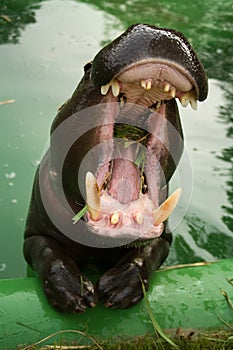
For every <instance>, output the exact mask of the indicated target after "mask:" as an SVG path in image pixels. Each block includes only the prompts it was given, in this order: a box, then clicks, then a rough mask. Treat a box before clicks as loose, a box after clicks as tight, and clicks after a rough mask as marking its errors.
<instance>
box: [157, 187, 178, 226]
mask: <svg viewBox="0 0 233 350" xmlns="http://www.w3.org/2000/svg"><path fill="white" fill-rule="evenodd" d="M181 192H182V190H181V188H178V189H177V190H176V191H175V192H173V193H172V194H171V195H170V196H169V197H168V198H167V199H166V200H165V201H164V202H163V203H162V204H161V205H160V206H159V207H158V208H157V209H154V210H153V211H152V215H153V218H154V225H156V226H157V225H159V224H161V223H162V222H164V221H165V220H167V218H168V217H169V216H170V215H171V213H172V212H173V210H174V209H175V207H176V205H177V203H178V200H179V198H180V195H181Z"/></svg>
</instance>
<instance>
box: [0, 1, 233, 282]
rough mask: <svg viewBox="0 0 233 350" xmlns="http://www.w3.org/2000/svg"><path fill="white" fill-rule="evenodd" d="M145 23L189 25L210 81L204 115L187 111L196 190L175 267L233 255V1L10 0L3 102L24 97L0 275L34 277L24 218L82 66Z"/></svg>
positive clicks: (4, 177) (4, 213) (7, 180)
mask: <svg viewBox="0 0 233 350" xmlns="http://www.w3.org/2000/svg"><path fill="white" fill-rule="evenodd" d="M178 3H179V5H178ZM6 16H7V17H6ZM137 22H145V23H149V24H154V25H157V26H164V27H170V28H176V29H178V30H181V31H182V32H183V33H184V34H185V35H186V37H188V39H189V40H190V41H191V42H192V45H193V46H194V48H195V49H196V51H197V52H198V54H199V56H200V58H201V59H202V61H203V63H204V66H205V68H206V70H207V73H208V76H209V79H210V93H209V98H208V99H207V100H206V101H205V102H204V103H202V104H199V105H198V111H197V112H193V111H192V110H191V109H190V108H187V109H180V114H181V116H182V122H183V128H184V133H185V140H186V149H187V150H188V154H189V157H190V162H191V165H192V171H193V183H192V186H193V191H192V198H191V201H190V204H189V208H188V210H187V212H186V215H185V218H184V219H183V221H182V222H181V224H180V225H179V226H178V227H177V228H176V230H175V232H174V242H173V245H172V248H171V253H170V256H169V258H168V260H167V264H174V263H185V262H195V261H200V260H213V259H216V258H220V259H221V258H228V257H233V232H232V231H233V209H232V202H233V193H232V189H233V178H232V160H233V142H232V136H233V123H232V121H233V95H232V82H233V76H232V67H233V64H232V63H233V62H232V41H233V39H232V38H233V27H232V23H233V5H232V1H229V0H228V1H227V0H226V1H222V0H212V1H209V0H205V1H193V0H192V1H191V0H187V1H183V2H177V1H173V0H172V1H171V0H167V1H153V0H150V1H149V0H144V1H143V0H141V1H137V0H129V1H116V0H115V1H112V2H109V1H102V0H93V1H74V0H73V1H71V0H70V1H62V0H51V1H29V0H24V1H23V0H19V1H16V0H15V1H13V0H12V1H10V0H8V1H4V0H1V2H0V44H1V46H0V59H1V61H0V77H1V84H0V101H4V100H9V99H14V100H15V102H14V103H11V104H5V105H0V218H1V219H0V235H1V236H0V278H8V277H19V276H25V275H26V264H25V262H24V260H23V256H22V243H23V230H24V224H25V217H26V213H27V208H28V201H29V198H30V194H31V186H32V181H33V177H34V173H35V170H36V166H37V165H38V162H39V160H40V157H41V155H42V153H43V150H44V147H45V145H46V143H47V141H48V135H49V126H50V124H51V121H52V119H53V117H54V116H55V114H56V109H57V108H58V107H59V106H60V105H61V104H62V103H63V102H64V101H65V100H66V99H67V98H68V97H69V96H70V94H71V93H72V91H73V90H74V88H75V87H76V85H77V83H78V81H79V80H80V78H81V76H82V72H83V71H82V67H83V65H84V64H85V63H86V62H88V61H89V60H91V59H92V58H93V56H94V55H95V54H96V52H97V51H98V50H99V49H100V48H101V47H102V46H103V44H105V43H107V42H108V41H111V40H112V39H113V38H115V37H116V36H117V35H119V34H120V33H122V32H123V31H124V30H125V29H126V28H127V27H128V26H129V25H130V24H133V23H137Z"/></svg>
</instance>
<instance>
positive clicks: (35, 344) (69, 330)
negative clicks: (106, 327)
mask: <svg viewBox="0 0 233 350" xmlns="http://www.w3.org/2000/svg"><path fill="white" fill-rule="evenodd" d="M65 333H76V334H80V335H83V336H84V337H86V338H88V339H90V340H91V341H92V342H93V343H94V344H95V345H96V346H97V348H98V349H100V350H104V349H103V348H102V346H100V345H99V344H98V343H97V341H95V339H94V338H92V337H91V336H90V335H88V334H87V333H84V332H81V331H78V330H75V329H67V330H62V331H59V332H56V333H53V334H50V335H49V336H48V337H45V338H43V339H41V340H39V341H38V342H36V343H34V344H31V345H28V346H26V347H25V348H23V349H22V350H30V349H33V348H34V347H35V346H37V345H39V344H41V343H43V342H45V341H46V340H49V339H51V338H53V337H55V336H56V335H61V334H65Z"/></svg>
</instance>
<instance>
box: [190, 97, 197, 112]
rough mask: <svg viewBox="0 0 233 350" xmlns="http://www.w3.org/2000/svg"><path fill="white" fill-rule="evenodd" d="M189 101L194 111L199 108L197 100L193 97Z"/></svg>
mask: <svg viewBox="0 0 233 350" xmlns="http://www.w3.org/2000/svg"><path fill="white" fill-rule="evenodd" d="M189 103H190V106H191V107H192V109H194V111H196V110H197V100H196V99H195V98H193V97H190V98H189Z"/></svg>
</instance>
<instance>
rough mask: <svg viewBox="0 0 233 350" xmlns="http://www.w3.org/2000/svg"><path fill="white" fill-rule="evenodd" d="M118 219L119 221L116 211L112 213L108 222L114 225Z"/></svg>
mask: <svg viewBox="0 0 233 350" xmlns="http://www.w3.org/2000/svg"><path fill="white" fill-rule="evenodd" d="M119 219H120V214H119V213H118V212H117V211H116V212H114V213H113V214H112V216H111V220H110V221H111V224H112V225H116V224H117V223H118V221H119Z"/></svg>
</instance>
